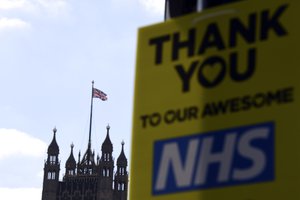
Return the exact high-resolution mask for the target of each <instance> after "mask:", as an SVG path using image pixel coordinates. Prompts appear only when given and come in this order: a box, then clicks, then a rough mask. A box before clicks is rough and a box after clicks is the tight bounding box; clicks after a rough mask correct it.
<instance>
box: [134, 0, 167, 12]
mask: <svg viewBox="0 0 300 200" xmlns="http://www.w3.org/2000/svg"><path fill="white" fill-rule="evenodd" d="M139 3H140V4H142V5H143V6H144V7H145V8H146V10H148V11H150V12H152V13H154V14H160V15H162V14H163V13H164V9H165V1H164V0H139Z"/></svg>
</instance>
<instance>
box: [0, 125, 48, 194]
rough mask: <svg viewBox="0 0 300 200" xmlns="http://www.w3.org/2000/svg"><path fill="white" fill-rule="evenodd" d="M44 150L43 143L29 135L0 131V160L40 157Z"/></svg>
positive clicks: (11, 130)
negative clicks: (13, 157)
mask: <svg viewBox="0 0 300 200" xmlns="http://www.w3.org/2000/svg"><path fill="white" fill-rule="evenodd" d="M46 149H47V144H46V143H45V142H43V141H41V140H39V139H37V138H34V137H32V136H30V135H29V134H26V133H24V132H21V131H18V130H15V129H0V160H1V159H4V158H6V157H9V156H14V155H21V156H31V157H42V156H43V155H44V154H45V152H46ZM0 196H1V195H0Z"/></svg>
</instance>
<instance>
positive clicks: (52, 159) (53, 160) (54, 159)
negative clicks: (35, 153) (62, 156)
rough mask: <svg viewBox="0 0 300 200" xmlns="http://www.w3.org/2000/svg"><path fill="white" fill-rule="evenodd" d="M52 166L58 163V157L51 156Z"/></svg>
mask: <svg viewBox="0 0 300 200" xmlns="http://www.w3.org/2000/svg"><path fill="white" fill-rule="evenodd" d="M49 159H50V164H55V163H56V156H50V158H49Z"/></svg>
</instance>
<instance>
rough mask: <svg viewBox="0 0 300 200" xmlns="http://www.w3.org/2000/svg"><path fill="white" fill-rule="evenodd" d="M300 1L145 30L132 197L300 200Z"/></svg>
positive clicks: (233, 7) (261, 4)
mask: <svg viewBox="0 0 300 200" xmlns="http://www.w3.org/2000/svg"><path fill="white" fill-rule="evenodd" d="M299 10H300V1H298V0H272V1H271V0H266V1H261V0H251V1H242V2H239V3H234V4H228V5H225V6H221V7H218V8H215V9H208V10H206V11H203V12H201V13H195V14H191V15H188V16H185V17H181V18H178V19H174V20H169V21H167V22H165V23H161V24H156V25H153V26H149V27H145V28H141V29H140V30H139V38H138V50H137V66H136V82H135V104H134V116H133V141H132V162H131V178H130V183H131V185H130V199H131V200H149V199H157V200H170V199H178V200H179V199H180V200H182V199H184V200H199V199H203V200H217V199H218V200H219V199H230V200H266V199H272V200H277V199H278V200H279V199H280V200H282V199H300V190H299V186H300V173H299V170H300V148H299V146H300V145H299V141H300V102H299V98H300V97H299V93H298V89H299V88H300V78H299V76H300V51H299V46H300V39H299V36H300V26H299V22H298V21H299V19H300V12H299Z"/></svg>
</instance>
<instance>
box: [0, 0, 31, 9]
mask: <svg viewBox="0 0 300 200" xmlns="http://www.w3.org/2000/svg"><path fill="white" fill-rule="evenodd" d="M25 6H26V0H0V9H1V10H11V9H18V8H24V7H25Z"/></svg>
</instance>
